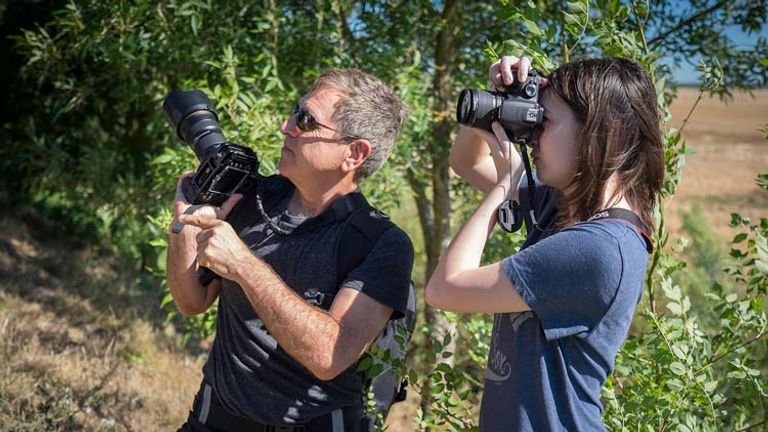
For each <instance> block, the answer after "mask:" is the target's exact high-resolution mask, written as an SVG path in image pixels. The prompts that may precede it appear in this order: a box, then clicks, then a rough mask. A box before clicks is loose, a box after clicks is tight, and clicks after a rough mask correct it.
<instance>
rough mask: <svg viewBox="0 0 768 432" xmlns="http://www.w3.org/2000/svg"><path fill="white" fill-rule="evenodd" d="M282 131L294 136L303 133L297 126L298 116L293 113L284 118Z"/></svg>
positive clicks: (284, 133)
mask: <svg viewBox="0 0 768 432" xmlns="http://www.w3.org/2000/svg"><path fill="white" fill-rule="evenodd" d="M280 132H281V133H282V134H283V135H288V136H290V137H292V138H298V137H299V136H300V135H301V131H300V130H299V128H298V127H296V116H294V115H293V114H291V116H290V117H288V118H287V119H285V120H283V124H282V125H280Z"/></svg>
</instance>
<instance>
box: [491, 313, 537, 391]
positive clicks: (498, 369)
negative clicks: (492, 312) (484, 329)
mask: <svg viewBox="0 0 768 432" xmlns="http://www.w3.org/2000/svg"><path fill="white" fill-rule="evenodd" d="M507 317H509V320H510V321H511V324H512V329H513V330H514V331H517V329H518V328H520V325H521V324H522V323H524V322H525V321H526V320H527V319H528V318H531V317H533V312H531V311H526V312H517V313H507V314H500V315H497V316H496V317H495V318H494V320H493V343H492V344H491V352H490V355H489V357H488V367H487V369H486V371H485V379H486V380H488V381H495V382H502V381H506V380H507V379H508V378H509V376H510V375H511V374H512V365H511V364H510V363H509V360H507V355H506V354H504V353H503V352H502V351H501V350H500V349H498V346H499V341H498V338H499V337H500V333H501V332H500V331H499V328H498V327H499V324H500V321H501V320H502V319H505V318H507Z"/></svg>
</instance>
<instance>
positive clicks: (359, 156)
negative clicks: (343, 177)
mask: <svg viewBox="0 0 768 432" xmlns="http://www.w3.org/2000/svg"><path fill="white" fill-rule="evenodd" d="M370 155H371V143H370V142H369V141H368V140H365V139H358V140H355V141H353V142H352V143H351V144H350V145H349V153H348V154H347V157H346V159H344V162H343V163H342V169H343V170H344V171H345V172H350V171H355V170H357V169H358V168H359V167H360V165H362V164H363V162H365V160H366V159H368V156H370Z"/></svg>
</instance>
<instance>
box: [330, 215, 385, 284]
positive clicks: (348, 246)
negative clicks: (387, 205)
mask: <svg viewBox="0 0 768 432" xmlns="http://www.w3.org/2000/svg"><path fill="white" fill-rule="evenodd" d="M393 226H394V224H393V223H392V221H390V220H389V216H387V215H386V214H385V213H383V212H380V211H378V210H376V209H375V208H373V207H372V206H371V205H370V204H367V203H366V205H365V206H363V207H360V208H358V209H357V210H355V211H354V212H353V213H352V214H350V216H349V218H348V219H347V222H346V225H345V226H344V228H343V231H342V232H341V235H340V236H339V237H338V239H337V240H336V242H337V243H336V275H337V276H336V278H337V283H336V285H337V286H338V285H341V283H342V282H344V279H345V278H346V277H347V274H349V272H351V271H352V270H353V269H354V268H355V267H357V266H359V265H360V263H362V262H363V260H364V259H365V257H366V256H368V254H369V253H370V252H371V249H373V245H374V244H376V241H377V240H378V239H379V237H381V235H382V234H384V232H385V231H387V230H388V229H390V228H391V227H393Z"/></svg>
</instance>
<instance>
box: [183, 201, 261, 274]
mask: <svg viewBox="0 0 768 432" xmlns="http://www.w3.org/2000/svg"><path fill="white" fill-rule="evenodd" d="M179 221H180V222H181V223H183V224H185V225H192V226H194V227H197V228H200V229H201V231H200V232H199V233H198V234H197V236H196V240H197V263H198V264H199V265H201V266H203V267H208V268H209V269H211V270H213V271H214V272H216V273H217V274H218V275H220V276H221V277H224V278H227V279H231V280H235V279H236V278H237V276H239V275H241V274H242V270H243V269H245V268H246V266H253V265H254V264H257V263H254V262H253V261H259V260H258V259H257V258H256V257H255V256H254V255H253V254H252V253H251V250H250V249H248V246H246V245H245V243H243V241H242V240H240V238H239V237H238V236H237V233H236V232H235V230H234V229H233V228H232V225H230V224H229V223H227V222H225V221H223V220H220V219H214V218H210V217H206V216H203V215H182V216H180V217H179Z"/></svg>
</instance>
